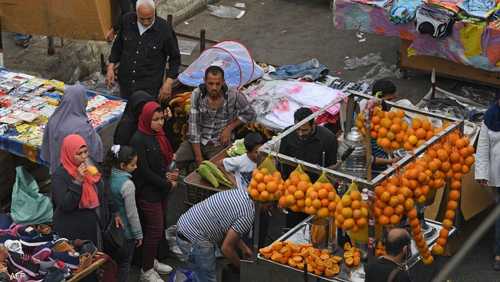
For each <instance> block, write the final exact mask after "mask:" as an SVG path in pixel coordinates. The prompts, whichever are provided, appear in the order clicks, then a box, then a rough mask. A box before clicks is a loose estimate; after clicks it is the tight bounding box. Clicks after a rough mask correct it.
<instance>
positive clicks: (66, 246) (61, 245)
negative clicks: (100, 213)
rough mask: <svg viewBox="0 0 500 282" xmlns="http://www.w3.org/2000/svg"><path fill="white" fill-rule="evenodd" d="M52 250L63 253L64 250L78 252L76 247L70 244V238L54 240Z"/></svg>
mask: <svg viewBox="0 0 500 282" xmlns="http://www.w3.org/2000/svg"><path fill="white" fill-rule="evenodd" d="M52 250H54V252H58V253H62V252H69V253H76V250H75V248H74V247H73V246H72V245H71V244H70V242H69V240H68V239H64V238H63V239H59V240H56V241H55V242H54V246H53V247H52Z"/></svg>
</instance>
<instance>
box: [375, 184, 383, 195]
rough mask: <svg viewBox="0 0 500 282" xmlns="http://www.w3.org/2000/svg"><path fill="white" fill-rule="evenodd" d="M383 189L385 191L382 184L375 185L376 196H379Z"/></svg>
mask: <svg viewBox="0 0 500 282" xmlns="http://www.w3.org/2000/svg"><path fill="white" fill-rule="evenodd" d="M384 191H385V188H384V186H377V187H375V195H376V196H377V197H380V196H381V195H382V193H383V192H384Z"/></svg>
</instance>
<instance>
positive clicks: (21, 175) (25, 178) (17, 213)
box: [11, 166, 53, 224]
mask: <svg viewBox="0 0 500 282" xmlns="http://www.w3.org/2000/svg"><path fill="white" fill-rule="evenodd" d="M52 215H53V208H52V202H51V201H50V199H49V197H47V196H44V195H42V194H40V193H39V192H38V184H37V183H36V181H35V179H33V176H31V174H29V173H28V172H27V171H26V170H25V169H24V168H23V167H22V166H18V167H16V182H15V183H14V187H13V189H12V203H11V216H12V220H14V222H15V223H17V224H41V223H48V222H52Z"/></svg>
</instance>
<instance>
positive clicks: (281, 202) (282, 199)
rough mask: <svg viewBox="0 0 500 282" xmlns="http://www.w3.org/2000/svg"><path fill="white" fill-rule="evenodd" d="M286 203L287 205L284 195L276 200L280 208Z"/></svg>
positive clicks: (285, 205)
mask: <svg viewBox="0 0 500 282" xmlns="http://www.w3.org/2000/svg"><path fill="white" fill-rule="evenodd" d="M257 193H258V192H257ZM254 199H257V197H254ZM287 205H288V202H287V200H286V197H285V196H282V197H280V199H279V201H278V206H279V207H281V208H285V207H287Z"/></svg>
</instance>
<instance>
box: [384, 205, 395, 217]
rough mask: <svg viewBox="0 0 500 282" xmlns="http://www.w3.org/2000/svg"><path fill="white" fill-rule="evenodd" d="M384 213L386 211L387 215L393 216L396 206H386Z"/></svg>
mask: <svg viewBox="0 0 500 282" xmlns="http://www.w3.org/2000/svg"><path fill="white" fill-rule="evenodd" d="M383 213H384V215H385V216H387V217H391V216H392V215H393V214H394V208H392V207H385V209H384V211H383Z"/></svg>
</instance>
